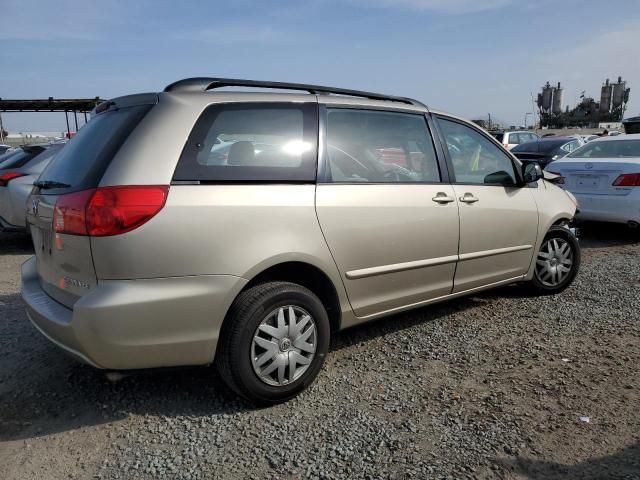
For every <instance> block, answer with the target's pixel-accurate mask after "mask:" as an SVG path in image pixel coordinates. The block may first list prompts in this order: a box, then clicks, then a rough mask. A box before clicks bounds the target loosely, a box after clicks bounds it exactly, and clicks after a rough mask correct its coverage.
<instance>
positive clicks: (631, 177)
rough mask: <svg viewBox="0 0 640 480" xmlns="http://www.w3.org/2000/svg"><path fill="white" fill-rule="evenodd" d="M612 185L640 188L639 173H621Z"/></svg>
mask: <svg viewBox="0 0 640 480" xmlns="http://www.w3.org/2000/svg"><path fill="white" fill-rule="evenodd" d="M612 185H613V186H614V187H640V173H623V174H622V175H620V176H619V177H618V178H616V179H615V180H614V181H613V183H612Z"/></svg>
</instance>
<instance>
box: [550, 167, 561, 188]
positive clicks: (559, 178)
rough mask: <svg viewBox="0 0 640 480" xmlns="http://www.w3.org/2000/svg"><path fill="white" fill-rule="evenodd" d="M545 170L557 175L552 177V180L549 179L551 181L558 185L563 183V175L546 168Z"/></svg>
mask: <svg viewBox="0 0 640 480" xmlns="http://www.w3.org/2000/svg"><path fill="white" fill-rule="evenodd" d="M547 172H548V173H550V174H552V175H558V178H554V179H553V180H551V183H556V184H558V185H564V177H563V176H562V174H561V173H559V172H552V171H551V170H547Z"/></svg>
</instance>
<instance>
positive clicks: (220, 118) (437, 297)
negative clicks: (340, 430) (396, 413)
mask: <svg viewBox="0 0 640 480" xmlns="http://www.w3.org/2000/svg"><path fill="white" fill-rule="evenodd" d="M229 86H232V87H250V88H253V89H254V90H263V92H262V93H256V92H248V91H237V90H235V91H234V90H231V91H230V90H228V89H226V90H225V89H222V87H229ZM264 89H280V90H286V91H287V92H280V93H277V92H269V93H264ZM27 207H28V209H27V222H28V225H29V229H30V232H31V236H32V238H33V242H34V247H35V252H36V254H35V256H34V257H33V258H31V259H30V260H28V261H27V262H26V263H25V264H24V265H23V267H22V294H23V298H24V300H25V301H26V304H27V311H28V315H29V318H30V319H31V321H32V322H33V324H34V326H35V327H36V328H37V329H38V330H39V331H40V332H42V334H43V335H45V336H46V337H47V338H49V339H50V340H51V341H52V342H54V343H55V344H57V345H58V346H59V347H61V348H62V349H64V350H65V351H67V352H68V353H70V354H72V355H73V356H75V357H76V358H78V359H81V360H82V361H84V362H86V363H89V364H91V365H93V366H95V367H97V368H102V369H106V370H131V369H136V370H137V369H145V368H156V367H174V366H182V365H206V364H212V363H215V364H216V366H217V368H218V369H219V371H220V373H221V375H222V377H223V379H224V380H225V381H226V382H227V383H228V385H229V386H230V387H231V388H232V389H233V390H235V391H236V392H237V393H238V394H240V395H241V396H243V397H244V398H246V399H248V400H250V401H252V402H254V403H258V404H270V403H276V402H281V401H285V400H287V399H289V398H292V397H293V396H295V395H296V394H298V393H299V392H301V391H302V390H303V389H305V388H306V387H307V386H308V385H309V384H310V383H311V382H312V381H313V380H314V378H315V376H316V375H317V374H318V372H319V371H320V369H321V367H322V364H323V361H324V357H325V355H326V354H327V351H328V348H329V338H330V335H331V333H332V332H336V331H338V330H341V329H344V328H347V327H351V326H353V325H357V324H361V323H364V322H367V321H369V320H374V319H377V318H381V317H384V316H387V315H391V314H394V313H398V312H402V311H405V310H409V309H412V308H417V307H422V306H425V305H429V304H431V303H434V302H439V301H443V300H450V299H453V298H456V297H460V296H462V295H468V294H472V293H476V292H478V291H480V290H484V289H488V288H492V287H497V286H500V285H506V284H511V283H518V282H520V283H523V284H526V285H527V286H528V288H529V289H530V290H532V291H534V292H537V293H541V294H549V293H557V292H560V291H562V290H563V289H564V288H566V287H567V286H568V285H569V284H570V283H571V282H572V280H573V279H574V277H575V276H576V274H577V271H578V267H579V264H580V248H579V246H578V242H577V240H576V238H575V236H574V234H573V233H572V231H571V230H570V229H569V228H568V225H569V223H570V222H571V220H572V219H573V216H574V214H575V212H576V202H575V199H574V198H573V197H572V196H571V194H569V193H567V192H565V191H563V190H562V189H560V188H558V187H557V186H555V185H554V184H552V183H550V182H549V181H547V180H545V179H544V178H543V173H542V171H541V170H540V167H539V166H538V165H537V164H535V163H529V164H527V165H525V166H523V165H522V164H521V163H520V161H519V160H517V159H516V158H515V157H513V156H512V155H511V154H510V153H508V152H507V151H506V150H505V149H504V148H502V146H501V145H500V144H499V143H497V142H496V140H495V139H493V138H492V137H491V136H490V135H489V134H488V133H487V132H485V131H484V130H482V129H480V128H478V127H477V126H476V125H474V124H473V123H470V122H468V121H466V120H463V119H461V118H458V117H455V116H453V115H449V114H446V113H442V112H437V111H433V110H430V109H428V108H427V107H426V106H425V105H423V104H422V103H420V102H418V101H415V100H411V99H408V98H401V97H393V96H387V95H380V94H374V93H369V92H361V91H354V90H345V89H338V88H330V87H321V86H316V85H301V84H290V83H280V82H258V81H250V80H233V79H220V78H193V79H187V80H182V81H178V82H176V83H174V84H172V85H169V86H168V87H167V88H166V89H165V90H164V91H163V92H161V93H148V94H138V95H130V96H125V97H119V98H115V99H113V100H110V101H108V102H105V103H102V104H100V105H99V106H98V107H97V108H96V110H95V112H94V115H93V116H92V119H91V121H89V123H88V124H87V125H86V126H84V127H83V128H82V129H81V130H80V131H79V132H78V134H77V135H76V136H75V137H74V138H73V139H72V140H71V141H69V143H68V144H67V145H66V146H65V147H64V148H63V149H62V150H61V151H60V152H59V154H58V155H57V156H56V158H55V160H54V161H53V162H52V163H51V164H50V165H49V166H48V167H47V168H46V169H45V170H44V172H43V173H42V175H41V176H40V178H39V180H38V181H37V182H35V187H34V190H33V192H32V194H31V196H30V198H29V201H28V204H27Z"/></svg>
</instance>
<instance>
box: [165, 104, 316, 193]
mask: <svg viewBox="0 0 640 480" xmlns="http://www.w3.org/2000/svg"><path fill="white" fill-rule="evenodd" d="M316 111H317V110H316V105H315V104H280V103H270V104H264V103H263V104H255V103H254V104H227V105H214V106H211V107H209V108H208V109H207V110H205V112H204V113H203V114H202V115H201V117H200V119H199V120H198V122H197V123H196V126H195V128H194V129H193V131H192V132H191V135H190V136H189V140H188V141H187V145H186V146H185V148H184V151H183V153H182V156H181V158H180V162H179V163H178V167H177V168H176V172H175V174H174V180H200V181H314V180H315V178H316V145H317V133H316V132H317V113H316Z"/></svg>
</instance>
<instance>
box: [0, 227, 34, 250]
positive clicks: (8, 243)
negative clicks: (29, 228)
mask: <svg viewBox="0 0 640 480" xmlns="http://www.w3.org/2000/svg"><path fill="white" fill-rule="evenodd" d="M30 253H33V243H31V237H30V236H29V235H28V234H26V233H13V232H0V255H28V254H30Z"/></svg>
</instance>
